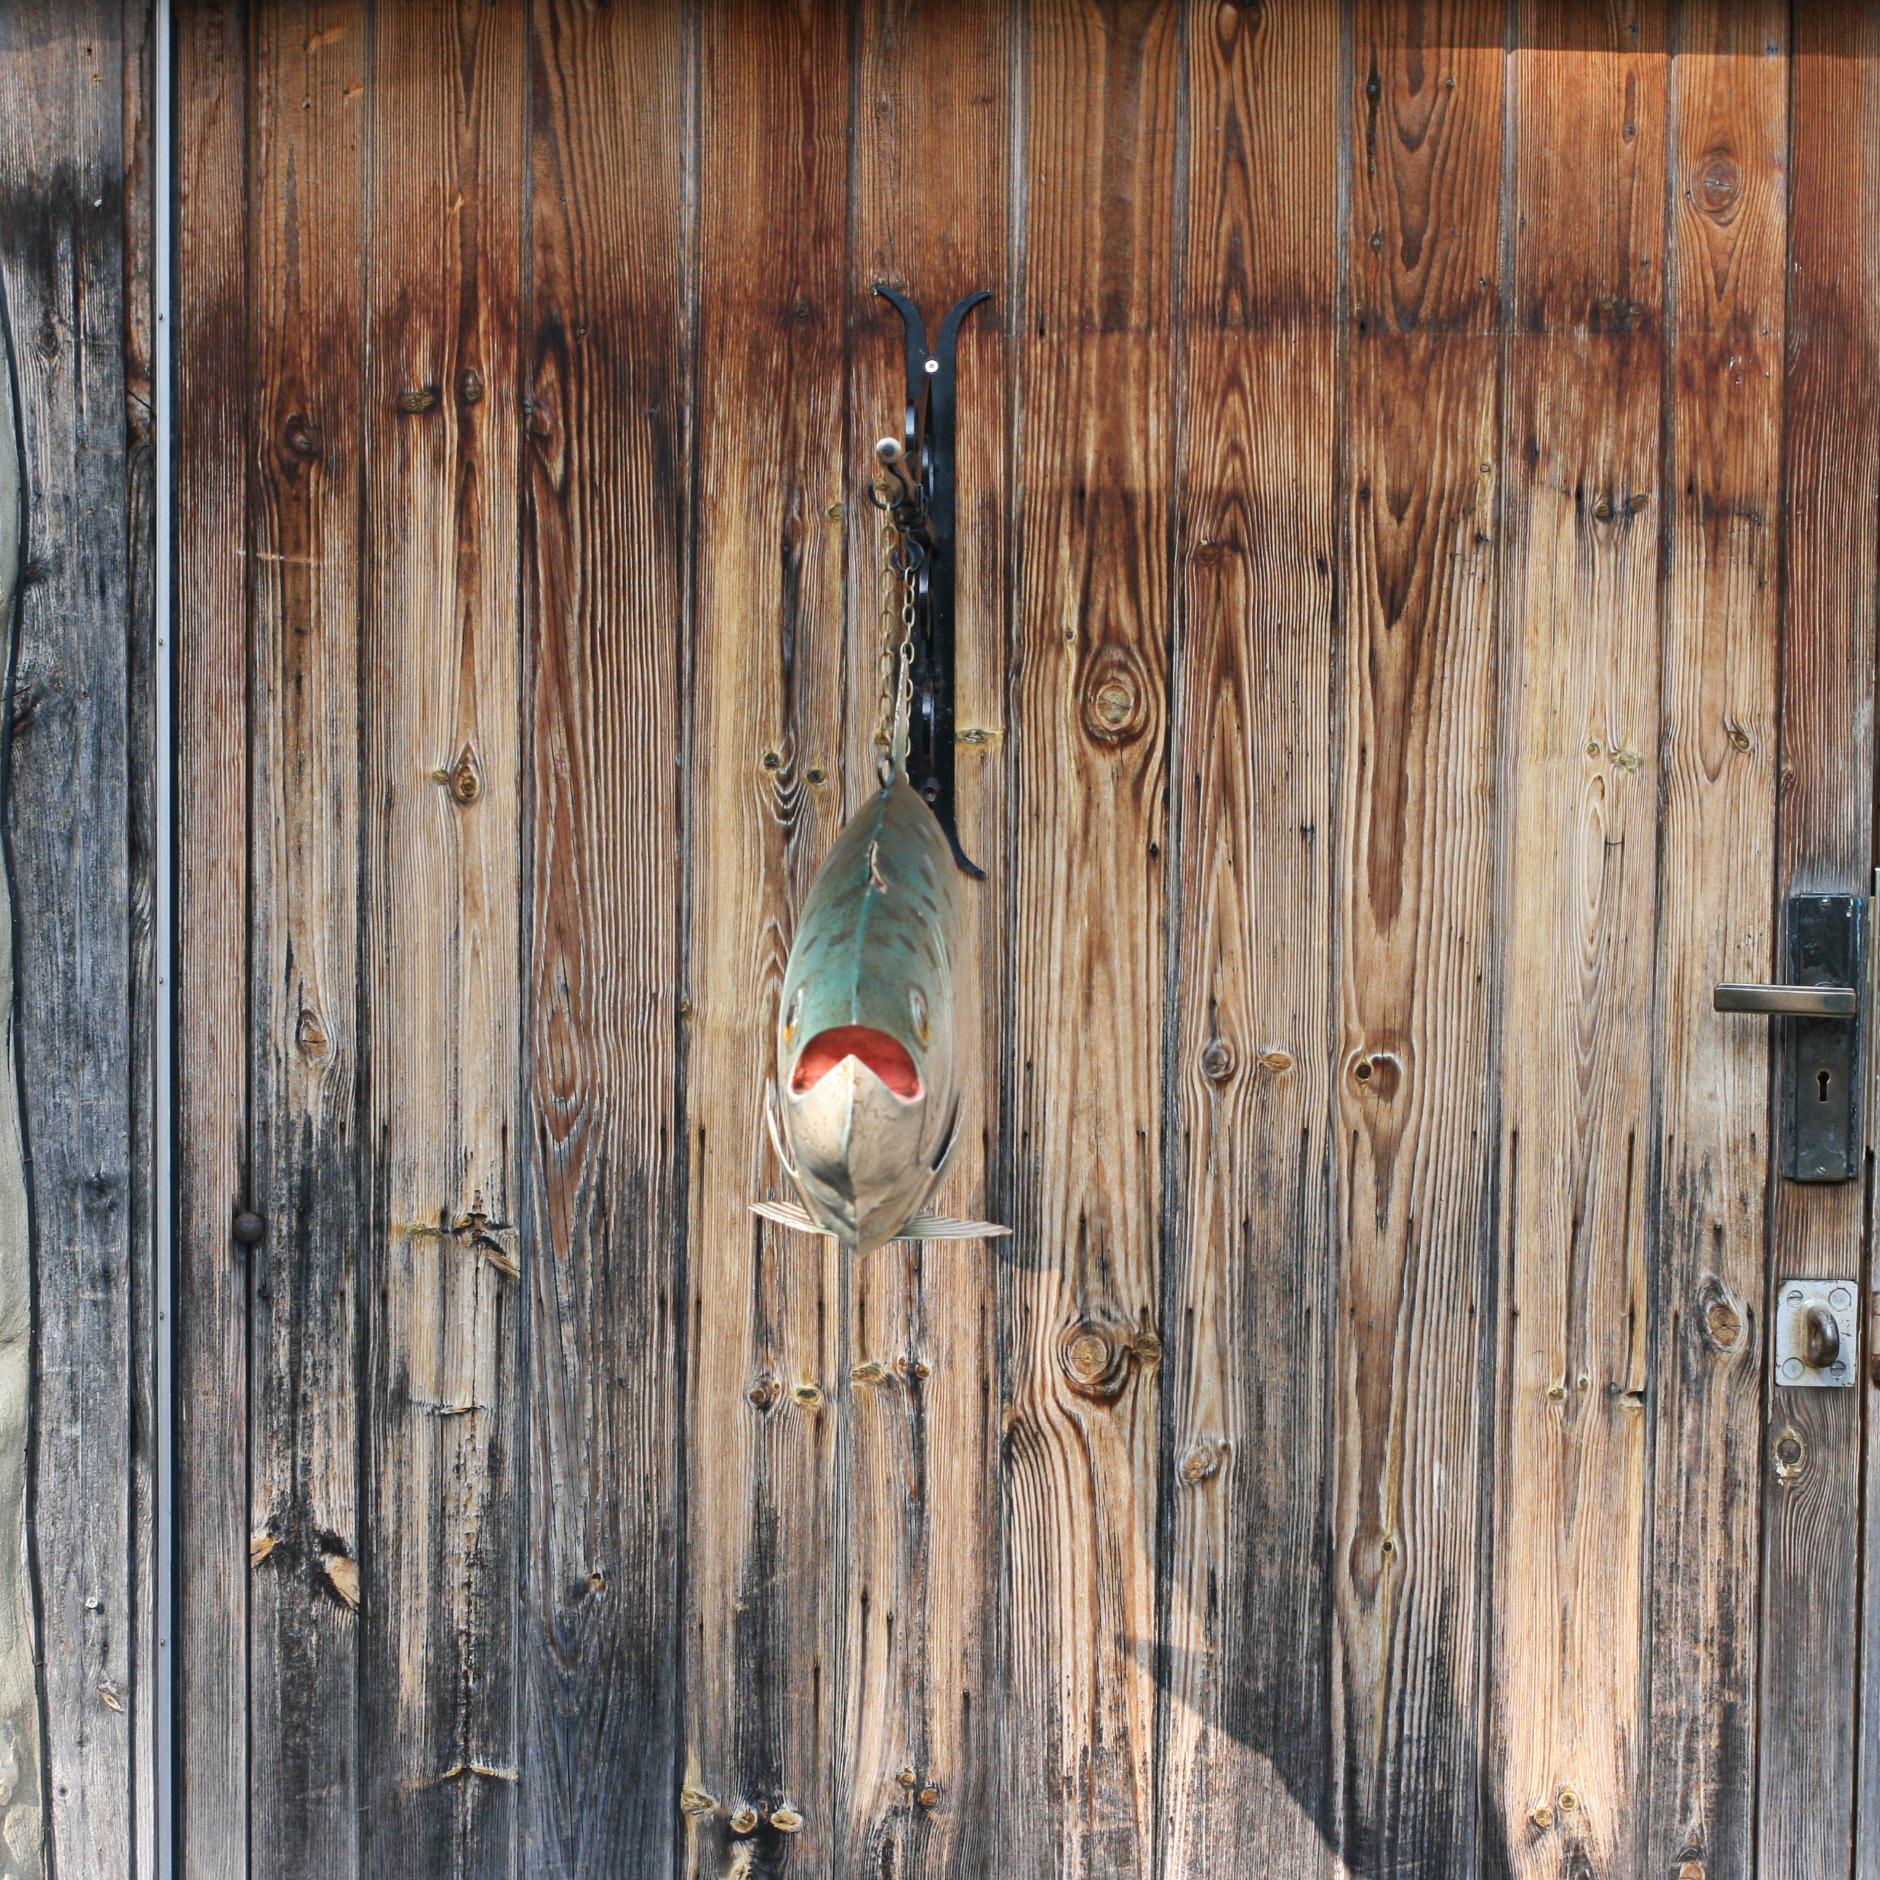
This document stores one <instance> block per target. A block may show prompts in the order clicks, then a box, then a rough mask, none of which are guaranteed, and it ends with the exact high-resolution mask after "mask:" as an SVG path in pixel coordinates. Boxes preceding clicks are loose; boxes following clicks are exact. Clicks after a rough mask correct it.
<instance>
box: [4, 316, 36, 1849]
mask: <svg viewBox="0 0 1880 1880" xmlns="http://www.w3.org/2000/svg"><path fill="white" fill-rule="evenodd" d="M13 384H14V366H13V334H12V328H11V324H10V322H9V321H8V319H7V310H6V300H5V283H4V281H0V634H3V635H4V648H3V649H0V650H4V654H5V658H6V661H7V665H8V667H9V669H10V668H11V665H12V658H13V635H14V632H15V630H16V626H17V621H18V601H19V595H20V579H21V575H22V572H23V569H24V558H23V554H22V551H23V549H24V546H25V544H24V539H23V538H24V533H25V526H24V525H25V521H26V507H25V487H24V483H23V479H22V472H23V470H24V462H23V459H22V456H21V451H20V429H19V413H18V410H17V408H16V406H15V404H14V394H13ZM4 885H5V894H6V907H5V910H4V913H5V918H4V920H3V921H0V949H3V956H4V963H5V964H4V971H3V972H0V998H4V999H5V1001H6V1005H7V1010H8V1013H9V1014H11V1012H12V1009H13V914H12V883H11V880H10V878H9V879H8V880H7V881H6V883H5V884H4ZM6 1046H7V1048H6V1053H5V1059H4V1062H0V1234H3V1235H4V1244H3V1248H0V1873H4V1874H5V1875H6V1876H7V1880H35V1876H37V1875H38V1874H39V1873H40V1872H41V1871H42V1867H41V1863H40V1857H39V1854H40V1841H41V1838H42V1834H43V1825H44V1824H43V1819H42V1815H41V1810H40V1770H41V1768H42V1766H43V1763H42V1758H43V1755H44V1737H43V1733H42V1731H41V1729H40V1727H39V1692H38V1679H37V1667H38V1650H37V1646H38V1637H39V1625H38V1618H37V1615H36V1613H35V1612H34V1609H33V1608H34V1602H33V1584H32V1576H31V1574H30V1572H29V1570H28V1563H29V1558H30V1556H29V1554H28V1535H27V1523H26V1509H27V1483H26V1475H27V1463H28V1457H29V1450H28V1433H29V1430H30V1428H31V1421H32V1386H33V1269H32V1242H31V1237H30V1236H31V1223H30V1221H29V1219H28V1217H27V1205H26V1157H25V1144H24V1142H23V1141H22V1139H21V1136H20V1105H19V1095H20V1085H19V1077H18V1067H17V1064H16V1061H15V1059H14V1052H15V1050H16V1049H17V1042H16V1040H15V1037H14V1029H13V1025H12V1024H11V1022H9V1023H8V1025H7V1027H6Z"/></svg>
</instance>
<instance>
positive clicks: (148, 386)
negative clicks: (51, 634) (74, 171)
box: [119, 0, 170, 1872]
mask: <svg viewBox="0 0 1880 1880" xmlns="http://www.w3.org/2000/svg"><path fill="white" fill-rule="evenodd" d="M122 11H123V21H124V47H123V60H122V65H121V68H120V72H119V84H120V86H121V88H122V95H121V101H120V110H121V114H122V121H123V131H122V137H123V149H124V254H123V262H122V274H123V281H124V429H125V442H126V447H127V449H126V488H125V538H126V550H127V553H128V556H129V571H128V580H127V592H126V602H127V607H128V614H129V618H128V622H127V625H128V629H129V631H128V635H127V641H126V649H125V650H126V658H127V660H128V662H129V699H128V708H127V713H126V731H127V734H128V753H127V762H126V771H127V776H128V782H129V797H128V801H127V805H126V819H127V822H128V835H129V842H130V922H131V940H130V943H131V956H130V997H131V1015H130V1017H131V1022H130V1064H129V1088H130V1101H131V1178H130V1195H129V1218H130V1236H131V1276H130V1290H131V1377H130V1385H131V1484H130V1495H131V1507H130V1519H131V1588H130V1599H129V1614H130V1630H131V1637H130V1647H131V1699H130V1702H129V1705H128V1709H129V1712H130V1719H131V1725H130V1729H131V1835H130V1839H131V1865H132V1871H133V1872H141V1871H144V1870H147V1869H148V1868H149V1867H151V1866H152V1865H153V1864H154V1859H155V1853H154V1849H155V1836H156V1831H157V1794H156V1778H157V1765H156V1754H155V1748H156V1723H157V1710H156V1703H157V1644H156V1615H157V1535H156V1527H157V1338H158V1335H159V1328H158V1323H157V1285H156V1280H157V1271H156V1238H155V1233H154V1226H155V1216H154V1215H153V1212H152V1208H153V1205H155V1204H156V1202H157V1194H156V1187H155V1180H154V1177H155V1168H154V1155H153V1152H154V1147H155V1137H154V1133H153V1132H154V1125H155V1120H156V1117H155V1109H154V1105H153V1098H154V1097H155V1093H156V1084H155V1065H154V1063H153V1054H154V1051H155V1045H156V1031H155V1020H156V1010H157V1006H156V1001H157V1000H158V999H159V998H163V999H167V998H168V997H169V995H170V988H169V987H168V986H164V987H161V988H159V987H158V985H157V983H156V928H155V911H156V910H155V887H156V859H157V858H156V843H157V821H156V816H157V797H156V778H157V761H156V760H157V751H156V684H155V679H156V670H157V666H156V657H157V649H156V609H155V597H156V586H155V578H156V568H155V555H156V424H155V408H154V403H153V399H152V382H153V378H154V371H155V326H154V322H155V318H156V301H155V299H154V297H153V295H152V292H151V268H152V264H153V259H154V257H153V254H152V214H153V211H154V208H155V203H156V197H155V190H154V187H153V183H154V178H153V171H152V164H151V159H152V155H153V151H152V134H153V128H154V127H153V117H154V113H155V109H156V94H155V91H154V85H155V80H156V73H155V69H154V66H155V61H154V57H153V50H154V48H153V41H154V35H155V29H156V19H155V7H154V4H153V0H124V5H123V9H122Z"/></svg>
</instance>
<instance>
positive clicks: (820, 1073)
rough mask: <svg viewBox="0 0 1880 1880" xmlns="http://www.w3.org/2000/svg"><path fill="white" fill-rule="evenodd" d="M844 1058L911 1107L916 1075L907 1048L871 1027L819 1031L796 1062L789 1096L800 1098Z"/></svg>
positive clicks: (916, 1088) (917, 1091) (917, 1087)
mask: <svg viewBox="0 0 1880 1880" xmlns="http://www.w3.org/2000/svg"><path fill="white" fill-rule="evenodd" d="M845 1058H854V1059H855V1060H856V1061H857V1062H858V1063H862V1064H866V1065H867V1066H868V1068H869V1069H870V1070H871V1071H873V1072H874V1073H875V1075H876V1076H877V1077H879V1078H880V1079H881V1081H882V1082H883V1083H884V1084H886V1085H887V1086H888V1088H889V1089H890V1090H892V1091H893V1092H894V1094H895V1095H896V1096H897V1097H899V1098H900V1099H901V1100H902V1101H903V1102H904V1103H912V1102H913V1101H914V1099H915V1098H916V1097H918V1096H919V1095H920V1072H919V1071H917V1070H916V1069H915V1068H914V1060H913V1059H912V1058H911V1057H909V1056H908V1054H907V1047H906V1046H905V1045H903V1044H901V1043H900V1041H899V1040H898V1039H894V1038H890V1037H889V1036H888V1034H887V1033H886V1032H885V1031H876V1030H875V1028H874V1027H873V1026H872V1025H837V1026H835V1027H834V1028H833V1029H832V1030H829V1031H819V1032H818V1033H817V1034H816V1036H815V1037H813V1038H812V1039H811V1040H810V1041H809V1043H808V1044H806V1045H805V1046H804V1047H803V1049H802V1052H801V1054H800V1055H799V1056H798V1058H797V1060H796V1070H795V1072H794V1073H793V1074H792V1076H791V1078H790V1093H791V1095H792V1096H798V1097H800V1096H801V1095H802V1094H803V1092H804V1091H806V1090H811V1089H814V1088H815V1086H816V1085H817V1084H819V1083H821V1082H822V1080H823V1079H824V1078H825V1077H827V1076H828V1075H829V1073H830V1072H831V1071H832V1070H834V1069H835V1067H836V1066H837V1065H838V1064H840V1063H842V1062H843V1060H844V1059H845Z"/></svg>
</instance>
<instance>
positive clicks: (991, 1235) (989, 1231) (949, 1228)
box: [895, 1214, 1012, 1240]
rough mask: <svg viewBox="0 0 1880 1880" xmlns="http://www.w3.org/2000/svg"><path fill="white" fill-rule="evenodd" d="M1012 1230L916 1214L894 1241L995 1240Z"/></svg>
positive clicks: (981, 1223)
mask: <svg viewBox="0 0 1880 1880" xmlns="http://www.w3.org/2000/svg"><path fill="white" fill-rule="evenodd" d="M1011 1231H1012V1230H1011V1229H1010V1228H1009V1227H998V1226H995V1225H994V1224H993V1223H992V1222H991V1221H954V1220H949V1219H948V1218H947V1216H946V1215H944V1214H917V1215H915V1216H914V1218H913V1219H912V1220H911V1221H909V1222H908V1224H907V1225H906V1226H905V1227H904V1228H902V1229H901V1231H900V1232H899V1233H898V1234H896V1235H895V1239H896V1240H997V1239H998V1238H1000V1236H1002V1235H1004V1234H1009V1233H1010V1232H1011Z"/></svg>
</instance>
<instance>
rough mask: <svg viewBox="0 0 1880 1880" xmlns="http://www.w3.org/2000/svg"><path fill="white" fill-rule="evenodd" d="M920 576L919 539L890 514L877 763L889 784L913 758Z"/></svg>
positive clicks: (885, 535) (885, 529)
mask: <svg viewBox="0 0 1880 1880" xmlns="http://www.w3.org/2000/svg"><path fill="white" fill-rule="evenodd" d="M917 581H918V574H917V569H916V562H915V551H914V545H913V543H912V542H911V541H910V540H909V539H908V537H907V536H906V535H904V534H903V533H902V532H901V530H899V529H898V528H896V527H895V525H894V522H893V520H892V518H890V519H889V520H887V521H885V522H884V523H883V524H882V528H881V661H880V680H881V709H880V712H879V714H878V715H877V717H876V720H875V749H876V751H877V753H878V756H877V758H876V769H877V770H878V771H879V772H880V775H881V780H882V782H883V783H884V784H886V783H888V782H889V781H891V780H892V778H893V776H894V773H895V771H897V770H899V769H900V768H901V767H902V766H903V765H904V764H905V763H906V762H907V740H908V723H909V719H910V716H911V714H912V711H913V706H914V605H915V589H916V585H917Z"/></svg>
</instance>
